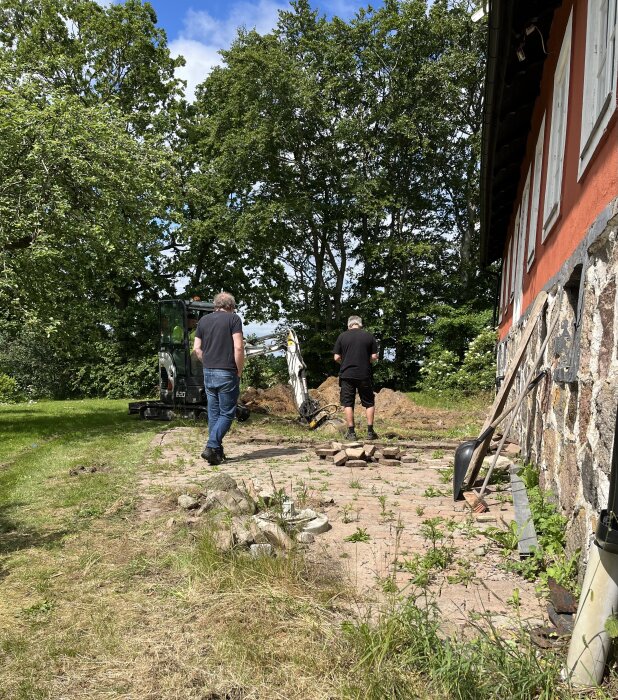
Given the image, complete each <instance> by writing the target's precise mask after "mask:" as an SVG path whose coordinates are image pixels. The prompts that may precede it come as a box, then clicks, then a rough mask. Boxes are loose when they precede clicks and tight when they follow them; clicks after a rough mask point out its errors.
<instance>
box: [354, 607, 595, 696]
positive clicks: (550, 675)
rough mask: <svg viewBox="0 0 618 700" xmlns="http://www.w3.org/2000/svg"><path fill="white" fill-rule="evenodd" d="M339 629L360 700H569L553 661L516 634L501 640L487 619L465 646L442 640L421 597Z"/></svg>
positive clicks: (436, 620)
mask: <svg viewBox="0 0 618 700" xmlns="http://www.w3.org/2000/svg"><path fill="white" fill-rule="evenodd" d="M344 630H345V633H346V635H347V637H348V639H349V641H350V643H351V644H352V645H353V648H354V650H355V654H356V657H357V659H358V661H357V663H356V666H355V667H354V674H355V678H354V679H353V681H352V682H351V683H350V685H349V687H348V694H349V696H350V697H353V698H358V699H359V700H360V699H361V698H362V699H363V700H383V699H384V698H393V699H395V700H398V699H399V698H400V699H401V700H404V699H409V698H430V697H432V698H444V699H445V700H446V699H448V700H486V699H487V700H489V699H494V698H511V699H512V700H533V699H538V700H560V699H563V698H571V697H574V695H573V694H572V693H570V692H569V690H568V688H566V686H565V685H564V684H563V683H562V682H561V681H560V668H561V661H560V658H559V656H558V655H556V654H554V653H552V652H547V651H543V653H542V654H541V653H540V651H539V650H538V649H537V648H536V647H535V646H534V645H533V644H532V642H531V640H530V638H529V636H528V635H527V633H526V632H525V631H524V630H523V629H522V630H521V631H520V632H519V633H518V634H516V635H514V636H510V637H506V638H505V637H504V636H503V635H500V634H498V632H497V630H496V629H495V628H494V627H493V626H492V625H491V623H490V622H489V621H486V623H485V624H480V623H479V624H478V625H477V629H476V630H475V633H476V634H475V637H474V639H472V640H465V639H460V638H457V637H451V636H447V635H446V634H445V632H444V631H443V629H442V620H441V618H440V615H439V612H438V610H437V608H436V606H435V605H434V604H433V603H432V602H431V601H429V602H428V601H427V600H426V599H425V597H424V596H422V597H421V598H410V599H408V600H407V601H406V602H405V603H404V604H403V605H402V606H401V607H400V608H399V609H391V610H389V611H388V612H386V613H384V614H383V615H381V616H380V618H379V619H378V620H377V621H376V622H374V623H370V622H361V623H348V624H346V625H345V626H344ZM602 697H609V696H607V695H603V696H602Z"/></svg>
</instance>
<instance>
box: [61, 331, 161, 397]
mask: <svg viewBox="0 0 618 700" xmlns="http://www.w3.org/2000/svg"><path fill="white" fill-rule="evenodd" d="M106 345H107V347H106V348H99V349H101V350H105V351H106V352H103V353H101V355H100V360H99V362H97V363H96V364H95V363H92V364H88V365H84V366H82V367H80V368H79V369H78V370H77V371H76V373H75V376H74V378H73V380H72V388H73V389H74V390H75V391H76V393H79V394H80V395H82V396H95V397H105V398H108V399H124V398H147V397H153V396H156V395H157V394H158V391H159V389H158V383H157V377H158V359H157V356H156V355H152V356H150V357H146V358H141V359H130V360H128V361H126V362H122V361H121V358H120V357H119V356H118V354H117V348H116V347H115V346H112V345H111V344H106Z"/></svg>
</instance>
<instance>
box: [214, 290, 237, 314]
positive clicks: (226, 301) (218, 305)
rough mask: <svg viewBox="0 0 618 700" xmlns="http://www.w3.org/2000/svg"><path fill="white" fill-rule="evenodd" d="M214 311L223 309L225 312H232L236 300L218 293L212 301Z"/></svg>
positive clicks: (227, 294)
mask: <svg viewBox="0 0 618 700" xmlns="http://www.w3.org/2000/svg"><path fill="white" fill-rule="evenodd" d="M212 303H213V304H214V307H215V309H225V310H226V311H234V309H235V308H236V299H234V297H233V296H232V295H231V294H229V293H228V292H219V294H217V295H216V296H215V298H214V299H213V300H212Z"/></svg>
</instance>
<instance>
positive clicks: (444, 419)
mask: <svg viewBox="0 0 618 700" xmlns="http://www.w3.org/2000/svg"><path fill="white" fill-rule="evenodd" d="M309 393H310V394H311V396H312V397H313V398H314V399H316V400H317V401H318V403H319V404H320V406H327V405H332V404H334V405H335V406H339V380H338V378H337V377H328V379H326V381H324V382H323V383H322V384H321V385H320V386H319V387H318V388H317V389H311V390H310V392H309ZM241 401H242V402H243V403H244V404H246V405H247V407H248V408H249V409H250V410H251V411H255V412H256V413H269V414H271V415H274V416H282V417H283V416H285V417H295V416H297V415H298V414H297V412H296V407H295V406H294V399H293V397H292V390H291V388H290V387H289V386H288V385H287V384H277V385H275V386H273V387H271V388H270V389H254V388H253V387H249V389H247V391H245V392H244V393H243V395H242V396H241ZM342 413H343V409H342V408H341V407H339V414H340V415H341V414H342ZM363 413H364V411H362V409H361V406H360V402H358V401H357V415H358V416H359V417H360V416H362V415H363ZM376 418H377V419H378V420H383V419H386V420H387V421H391V422H392V423H394V424H397V425H401V426H405V427H406V428H410V429H416V428H418V429H423V430H426V429H428V428H431V429H433V428H440V429H447V428H450V427H457V426H458V425H460V424H461V417H460V416H459V415H458V412H457V411H448V410H444V409H437V408H422V407H420V406H417V405H416V404H415V403H413V402H412V401H410V399H409V398H408V397H407V396H406V395H405V394H403V393H402V392H400V391H393V390H392V389H382V390H381V391H379V392H377V393H376Z"/></svg>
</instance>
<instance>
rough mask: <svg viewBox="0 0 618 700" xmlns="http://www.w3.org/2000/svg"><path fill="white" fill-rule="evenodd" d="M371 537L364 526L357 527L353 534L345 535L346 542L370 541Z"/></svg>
mask: <svg viewBox="0 0 618 700" xmlns="http://www.w3.org/2000/svg"><path fill="white" fill-rule="evenodd" d="M370 539H371V537H370V535H369V533H368V532H367V530H366V529H365V528H364V527H357V528H356V530H355V531H354V532H353V533H352V534H351V535H348V536H347V537H344V542H369V540H370Z"/></svg>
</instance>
